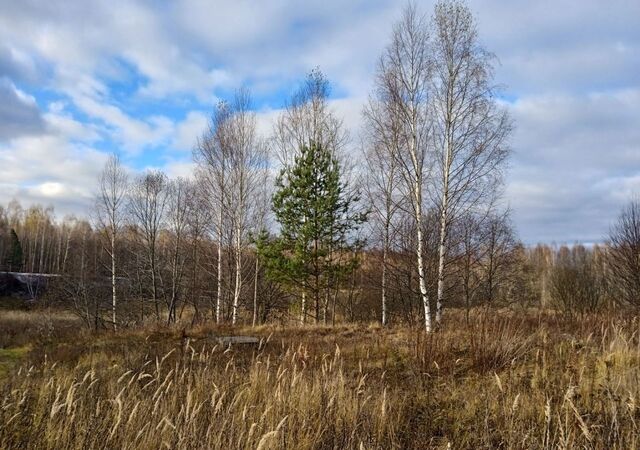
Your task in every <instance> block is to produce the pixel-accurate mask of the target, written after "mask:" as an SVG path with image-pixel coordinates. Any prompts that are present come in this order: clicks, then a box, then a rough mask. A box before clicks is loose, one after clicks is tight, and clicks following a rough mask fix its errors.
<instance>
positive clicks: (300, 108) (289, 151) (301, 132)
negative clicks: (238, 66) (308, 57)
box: [272, 68, 349, 167]
mask: <svg viewBox="0 0 640 450" xmlns="http://www.w3.org/2000/svg"><path fill="white" fill-rule="evenodd" d="M329 94H330V86H329V81H328V80H327V78H326V77H325V75H324V74H323V73H322V72H321V71H320V69H318V68H316V69H314V70H312V71H311V72H310V73H309V74H308V75H307V77H306V79H305V80H304V82H303V83H302V85H301V86H300V88H299V89H298V90H297V91H296V92H295V93H294V94H293V96H292V97H291V99H290V100H289V102H288V103H287V105H286V107H285V110H284V111H283V113H282V114H281V115H280V117H279V118H278V120H277V121H276V124H275V126H274V129H273V138H272V145H273V147H274V150H275V152H274V153H275V155H276V157H277V158H278V160H279V162H280V164H281V165H282V166H283V167H288V166H289V165H291V163H292V162H293V160H294V158H295V157H296V155H298V154H299V152H300V148H301V147H302V146H303V145H309V144H310V143H311V142H315V143H317V144H320V145H322V147H323V148H326V149H329V150H330V151H331V152H332V153H333V154H334V155H335V156H336V157H338V158H339V159H340V158H341V152H342V150H343V149H344V146H345V145H346V143H347V141H348V139H349V135H348V133H347V131H346V130H345V129H344V126H343V123H342V120H341V119H339V118H338V117H337V116H336V115H335V113H334V112H333V111H332V110H331V108H330V107H329Z"/></svg>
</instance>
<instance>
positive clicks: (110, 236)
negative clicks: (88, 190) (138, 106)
mask: <svg viewBox="0 0 640 450" xmlns="http://www.w3.org/2000/svg"><path fill="white" fill-rule="evenodd" d="M127 188H128V176H127V173H126V171H125V169H124V167H123V166H122V164H121V162H120V158H119V157H118V156H117V155H115V154H113V155H111V156H109V159H108V160H107V162H106V164H105V166H104V169H103V170H102V173H101V174H100V179H99V192H98V197H97V201H96V214H97V221H98V226H99V229H100V230H101V232H102V238H103V247H104V249H105V251H106V252H107V254H108V255H109V259H110V262H111V264H110V267H109V272H110V275H111V320H112V322H113V329H114V330H116V329H117V324H118V321H117V316H116V306H117V301H118V296H117V276H118V275H117V274H118V272H117V270H118V260H117V248H116V247H117V243H118V233H119V231H120V227H121V226H122V223H123V220H124V218H125V202H126V193H127Z"/></svg>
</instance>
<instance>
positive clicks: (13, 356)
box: [0, 345, 31, 378]
mask: <svg viewBox="0 0 640 450" xmlns="http://www.w3.org/2000/svg"><path fill="white" fill-rule="evenodd" d="M30 351H31V345H23V346H22V347H13V348H0V378H3V377H4V376H5V375H6V374H7V373H8V372H9V371H10V370H11V369H12V368H13V367H14V366H16V365H17V364H19V363H20V361H22V360H23V359H24V358H25V357H26V356H27V354H28V353H29V352H30Z"/></svg>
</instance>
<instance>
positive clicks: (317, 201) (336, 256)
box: [257, 142, 366, 323]
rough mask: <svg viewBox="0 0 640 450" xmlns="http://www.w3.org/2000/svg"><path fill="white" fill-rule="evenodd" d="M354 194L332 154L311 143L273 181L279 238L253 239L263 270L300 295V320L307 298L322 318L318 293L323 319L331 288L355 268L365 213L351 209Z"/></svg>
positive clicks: (356, 196)
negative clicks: (312, 302) (356, 234)
mask: <svg viewBox="0 0 640 450" xmlns="http://www.w3.org/2000/svg"><path fill="white" fill-rule="evenodd" d="M358 200H359V198H358V195H357V194H355V193H349V191H348V190H347V185H346V183H344V182H343V181H342V180H341V172H340V164H339V163H338V160H337V159H336V158H335V157H334V156H333V155H332V153H331V152H330V151H329V150H328V149H326V148H323V147H322V146H321V145H319V144H317V143H314V142H312V143H311V144H310V145H308V146H303V147H302V148H301V149H300V154H299V155H298V156H297V157H296V158H295V161H294V163H293V165H292V166H291V167H289V168H288V169H283V170H282V172H281V173H280V175H279V176H278V178H277V179H276V193H275V194H274V196H273V211H274V214H275V217H276V220H277V221H278V223H279V224H280V236H279V237H278V238H276V239H268V238H267V236H266V234H264V233H263V234H262V235H261V236H260V237H259V238H258V239H257V246H258V252H259V255H260V257H261V258H262V260H263V264H264V266H265V269H266V270H267V274H268V275H269V276H270V277H271V278H272V279H274V280H277V281H279V282H282V283H285V284H287V285H289V286H290V287H292V288H294V289H296V290H297V291H298V292H299V293H300V294H301V296H302V311H301V320H302V322H303V323H304V321H305V316H306V304H305V301H306V296H307V295H309V296H310V297H311V298H312V299H313V301H314V306H315V320H316V322H318V321H319V320H320V306H321V304H320V301H321V294H322V293H323V292H324V293H325V301H324V302H323V306H324V308H323V312H324V320H325V322H326V319H327V309H328V299H329V291H330V289H336V288H337V285H338V284H339V282H340V280H341V279H343V278H344V277H345V276H346V275H348V274H349V273H351V272H352V271H353V270H354V269H355V268H356V267H357V257H356V256H355V251H354V250H355V249H356V247H358V246H359V245H360V244H361V242H360V241H359V240H358V239H355V238H354V235H355V233H356V232H357V230H358V229H359V228H360V226H361V225H362V224H363V223H364V221H365V220H366V213H363V212H358V211H356V210H355V208H354V207H355V203H356V202H357V201H358Z"/></svg>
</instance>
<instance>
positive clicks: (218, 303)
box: [216, 208, 222, 324]
mask: <svg viewBox="0 0 640 450" xmlns="http://www.w3.org/2000/svg"><path fill="white" fill-rule="evenodd" d="M221 306H222V208H220V214H219V216H218V286H217V294H216V323H218V324H219V323H220V312H221V310H220V308H221Z"/></svg>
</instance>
